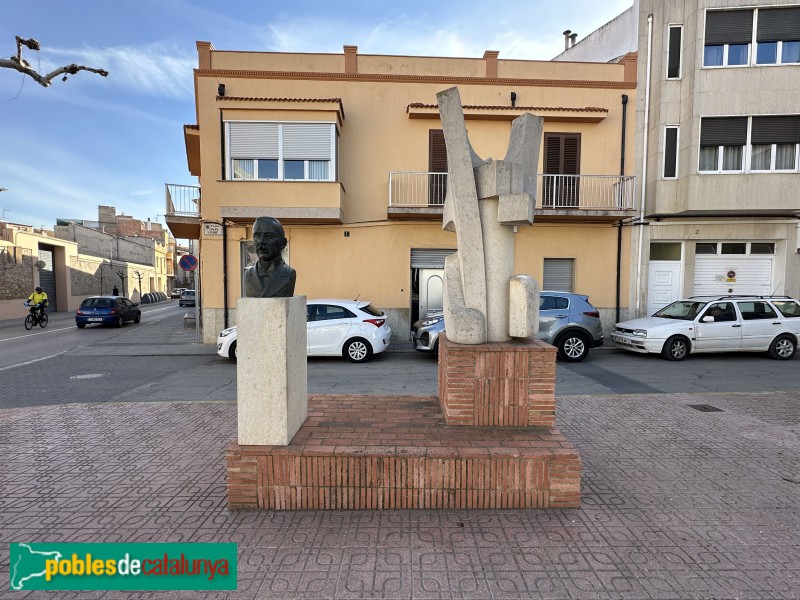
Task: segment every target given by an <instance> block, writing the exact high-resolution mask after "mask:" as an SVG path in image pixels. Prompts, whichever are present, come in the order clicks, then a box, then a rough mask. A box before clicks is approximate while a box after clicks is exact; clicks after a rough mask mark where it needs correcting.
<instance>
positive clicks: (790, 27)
mask: <svg viewBox="0 0 800 600" xmlns="http://www.w3.org/2000/svg"><path fill="white" fill-rule="evenodd" d="M779 40H783V41H797V40H800V7H797V6H793V7H790V8H769V9H767V8H761V9H759V11H758V31H757V32H756V41H759V42H777V41H779Z"/></svg>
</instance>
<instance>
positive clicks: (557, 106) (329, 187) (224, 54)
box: [166, 42, 636, 343]
mask: <svg viewBox="0 0 800 600" xmlns="http://www.w3.org/2000/svg"><path fill="white" fill-rule="evenodd" d="M197 49H198V60H199V64H198V68H197V69H196V70H195V91H196V99H195V104H196V111H197V123H196V124H193V125H186V126H185V127H184V136H185V140H186V151H187V159H188V166H189V171H190V173H191V174H192V175H195V176H197V177H199V180H200V188H199V189H197V190H192V189H185V188H184V187H183V186H167V209H166V212H167V217H166V218H167V224H168V226H169V227H170V229H171V231H172V233H173V235H174V236H175V237H176V238H190V239H198V240H199V259H200V265H199V269H198V271H199V290H198V294H199V298H200V309H201V323H202V327H203V340H204V341H205V342H206V343H209V342H213V341H214V340H215V338H216V336H217V334H218V333H219V331H220V330H221V329H222V328H223V327H225V326H226V325H232V324H235V323H236V312H235V308H236V302H237V298H239V297H240V296H241V295H242V273H243V270H244V269H245V268H246V267H247V266H248V265H249V264H251V261H252V259H253V255H252V252H250V251H248V244H249V242H250V241H251V240H252V223H253V221H254V219H255V218H256V217H259V216H273V217H276V218H277V219H279V220H280V221H281V222H282V223H283V225H284V227H285V230H286V236H287V238H288V239H289V245H288V249H287V253H288V256H287V260H288V262H289V264H290V265H291V266H292V267H294V268H295V269H296V271H297V286H296V289H295V293H296V294H298V295H306V296H308V297H309V298H322V297H325V298H332V297H340V298H356V297H359V298H361V299H365V300H369V301H370V302H372V303H373V305H375V306H376V307H379V308H380V309H382V310H383V311H385V312H386V314H387V315H388V317H389V320H390V324H391V326H392V329H393V331H394V334H395V339H396V340H407V339H409V331H410V326H411V323H412V322H413V321H414V320H415V319H416V318H417V316H418V315H419V314H424V313H425V312H427V311H431V310H435V309H436V308H438V307H440V306H441V285H440V276H441V268H442V265H443V261H444V256H445V255H446V254H447V253H448V252H449V251H452V250H453V249H455V247H456V239H455V234H453V233H449V232H446V231H443V230H442V228H441V221H442V204H443V201H444V194H445V190H446V186H447V183H446V181H447V175H446V172H447V158H446V153H445V148H444V139H443V136H442V132H441V123H440V122H439V115H438V110H437V107H436V105H435V104H436V93H437V92H439V91H441V90H444V89H446V88H449V87H452V86H458V88H459V92H460V95H461V100H462V102H463V104H464V114H465V118H466V122H467V129H468V132H469V136H470V140H471V142H472V145H473V147H474V148H475V151H476V152H477V153H478V154H479V155H480V156H482V157H493V158H496V159H501V158H503V157H504V156H505V152H506V148H507V144H508V139H509V134H510V129H511V121H512V120H513V119H514V118H515V117H517V116H519V115H521V114H523V113H525V112H531V113H534V114H537V115H540V116H542V117H544V120H545V128H544V135H543V141H542V144H543V146H542V150H541V153H540V166H539V175H538V177H537V180H538V197H537V206H536V213H535V223H534V225H533V227H520V228H519V229H518V231H517V233H516V259H515V260H516V264H515V272H516V273H520V274H528V275H531V276H533V277H534V278H536V279H537V280H538V281H539V282H541V283H542V287H543V289H558V290H567V291H570V290H571V291H575V292H578V293H582V294H587V295H588V296H589V297H590V300H591V302H592V303H593V304H594V305H595V306H596V307H597V308H598V309H600V312H601V315H602V318H603V320H604V323H606V324H610V323H613V322H614V320H615V319H616V318H617V316H618V315H617V313H618V312H619V311H623V313H622V315H621V316H622V317H623V318H624V317H626V316H627V305H626V304H623V305H622V306H620V300H619V298H620V297H622V298H627V297H628V296H627V290H628V285H629V283H628V275H627V273H628V271H629V269H628V265H629V264H630V248H629V245H630V242H629V229H628V228H624V227H621V224H622V223H623V221H625V220H626V219H630V217H632V216H634V214H635V211H634V205H635V202H634V198H633V189H634V188H633V178H632V177H630V174H631V173H632V172H633V156H634V151H633V143H634V139H633V135H632V132H633V116H634V103H635V93H636V55H635V54H629V55H626V56H624V57H622V58H621V59H620V60H619V61H617V62H612V63H565V62H558V63H556V62H543V61H524V60H500V59H499V57H498V53H497V52H492V51H487V52H486V53H485V54H484V56H483V58H480V59H473V58H433V57H421V56H376V55H363V54H359V53H358V50H357V48H356V47H354V46H345V47H344V52H343V53H342V54H292V53H267V52H246V51H244V52H243V51H219V50H216V49H214V47H213V46H212V44H210V43H208V42H198V44H197ZM620 289H621V290H622V291H623V292H622V294H620V293H619V290H620Z"/></svg>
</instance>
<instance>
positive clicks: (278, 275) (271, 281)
mask: <svg viewBox="0 0 800 600" xmlns="http://www.w3.org/2000/svg"><path fill="white" fill-rule="evenodd" d="M287 243H288V242H287V240H286V234H285V233H284V231H283V225H281V223H280V221H278V219H274V218H273V217H259V218H257V219H256V221H255V223H253V245H254V246H255V248H256V253H257V254H258V262H257V263H256V264H254V265H253V266H252V267H250V268H249V269H247V272H246V273H245V283H246V286H245V293H246V295H247V297H248V298H288V297H290V296H293V295H294V283H295V280H296V278H297V272H296V271H295V270H294V269H293V268H292V267H290V266H289V265H287V264H286V263H285V262H283V258H281V251H282V250H283V249H284V248H286V244H287Z"/></svg>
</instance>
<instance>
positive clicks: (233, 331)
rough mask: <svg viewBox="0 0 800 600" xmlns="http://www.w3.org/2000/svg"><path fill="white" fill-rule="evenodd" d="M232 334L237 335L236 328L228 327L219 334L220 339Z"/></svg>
mask: <svg viewBox="0 0 800 600" xmlns="http://www.w3.org/2000/svg"><path fill="white" fill-rule="evenodd" d="M232 333H236V327H228V329H223V330H222V331H220V332H219V337H226V336H228V335H230V334H232Z"/></svg>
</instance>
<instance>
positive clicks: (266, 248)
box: [253, 217, 287, 262]
mask: <svg viewBox="0 0 800 600" xmlns="http://www.w3.org/2000/svg"><path fill="white" fill-rule="evenodd" d="M286 244H287V240H286V235H285V234H284V232H283V225H281V224H280V221H278V220H277V219H274V218H272V217H259V218H257V219H256V221H255V223H253V245H254V246H255V249H256V254H258V258H259V260H262V261H265V262H269V261H271V260H275V259H276V258H278V257H279V256H280V255H281V250H283V249H284V248H285V247H286Z"/></svg>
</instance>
